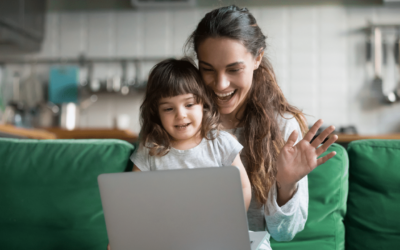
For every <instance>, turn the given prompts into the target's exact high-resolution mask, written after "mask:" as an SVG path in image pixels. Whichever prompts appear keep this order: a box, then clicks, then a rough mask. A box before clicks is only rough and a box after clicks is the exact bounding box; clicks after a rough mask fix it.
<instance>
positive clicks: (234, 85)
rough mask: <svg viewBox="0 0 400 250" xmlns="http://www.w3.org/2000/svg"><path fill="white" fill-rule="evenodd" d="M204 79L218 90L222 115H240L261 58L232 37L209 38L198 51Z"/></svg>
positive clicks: (212, 87)
mask: <svg viewBox="0 0 400 250" xmlns="http://www.w3.org/2000/svg"><path fill="white" fill-rule="evenodd" d="M197 57H198V59H199V68H200V72H201V75H202V77H203V80H204V82H205V83H206V85H207V86H208V87H211V89H212V90H213V91H214V94H215V95H216V97H217V105H218V107H219V111H220V113H221V114H222V115H233V116H236V114H237V112H238V111H239V110H240V108H241V107H242V106H243V103H244V102H245V100H246V98H248V93H249V90H250V88H251V84H252V82H253V71H254V70H255V69H257V68H258V66H259V64H260V62H261V59H262V54H261V55H260V56H258V57H257V58H254V56H253V55H252V54H251V53H250V52H249V51H247V49H246V47H244V46H243V45H242V44H241V43H240V42H238V41H236V40H233V39H229V38H207V39H206V40H205V41H203V42H202V43H201V44H200V45H199V47H198V52H197Z"/></svg>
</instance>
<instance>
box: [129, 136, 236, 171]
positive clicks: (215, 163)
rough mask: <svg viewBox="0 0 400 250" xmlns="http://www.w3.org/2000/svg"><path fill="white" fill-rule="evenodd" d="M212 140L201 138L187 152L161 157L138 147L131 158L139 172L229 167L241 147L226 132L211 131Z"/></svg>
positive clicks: (174, 150) (175, 150)
mask: <svg viewBox="0 0 400 250" xmlns="http://www.w3.org/2000/svg"><path fill="white" fill-rule="evenodd" d="M212 133H214V135H215V139H214V140H208V139H206V138H203V140H202V141H201V142H200V144H199V145H197V146H196V147H194V148H191V149H188V150H179V149H175V148H171V150H170V151H169V152H168V154H166V155H165V156H162V157H157V156H150V155H149V149H148V148H146V147H143V146H141V147H139V148H138V149H137V150H136V151H135V152H134V153H133V154H132V156H131V160H132V161H133V163H134V164H135V165H136V166H137V167H138V168H139V169H140V170H141V171H154V170H168V169H185V168H202V167H221V166H231V164H232V162H233V160H234V159H235V158H236V156H237V155H238V154H239V152H240V151H241V150H242V148H243V146H242V145H241V144H240V143H239V142H238V141H237V140H236V139H235V138H234V137H233V136H232V135H231V134H229V133H228V132H225V131H219V132H217V131H213V132H212Z"/></svg>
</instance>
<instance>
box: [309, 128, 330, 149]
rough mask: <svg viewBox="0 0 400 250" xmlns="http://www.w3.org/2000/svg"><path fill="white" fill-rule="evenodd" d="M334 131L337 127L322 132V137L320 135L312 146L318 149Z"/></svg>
mask: <svg viewBox="0 0 400 250" xmlns="http://www.w3.org/2000/svg"><path fill="white" fill-rule="evenodd" d="M333 131H335V127H334V126H329V127H328V128H326V129H325V130H324V131H322V133H321V134H320V135H318V136H317V138H315V139H314V140H313V141H312V143H311V145H312V146H313V147H314V148H317V147H318V146H319V145H320V144H321V143H322V142H323V141H324V140H325V138H326V137H328V135H330V133H332V132H333Z"/></svg>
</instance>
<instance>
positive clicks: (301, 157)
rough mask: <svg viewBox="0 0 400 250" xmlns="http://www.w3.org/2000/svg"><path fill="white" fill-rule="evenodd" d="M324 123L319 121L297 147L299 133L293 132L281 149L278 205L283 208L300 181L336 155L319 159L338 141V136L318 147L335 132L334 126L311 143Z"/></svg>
mask: <svg viewBox="0 0 400 250" xmlns="http://www.w3.org/2000/svg"><path fill="white" fill-rule="evenodd" d="M322 123H323V122H322V120H321V119H320V120H318V121H317V122H316V123H315V124H314V125H313V126H312V127H311V129H310V130H309V131H308V133H307V134H306V135H305V136H304V139H303V140H301V141H300V142H299V143H297V144H296V145H294V143H295V142H296V139H297V137H298V132H297V131H296V130H295V131H293V132H292V134H291V135H290V136H289V139H288V140H287V142H286V144H285V146H283V148H282V149H281V152H280V154H279V156H278V161H277V167H278V173H277V177H276V179H277V184H276V185H277V188H278V201H277V202H278V205H280V206H282V205H284V204H285V203H286V202H287V201H289V200H290V199H291V197H292V196H293V194H294V193H295V192H296V188H297V182H298V181H299V180H301V179H302V178H303V177H304V176H306V175H307V174H309V173H310V172H311V171H312V170H314V169H315V168H316V167H317V166H319V165H321V164H323V163H325V162H326V161H327V160H329V159H330V158H332V157H333V156H334V155H335V154H336V152H331V153H329V154H328V155H325V156H324V157H321V158H319V159H318V157H319V156H320V155H321V154H323V153H324V152H325V151H326V150H327V149H328V148H329V146H330V145H332V143H334V142H335V141H336V140H337V136H336V135H334V136H331V137H330V138H329V139H328V140H327V141H326V142H325V143H324V144H323V145H321V146H320V147H318V146H319V145H320V144H321V143H322V142H323V141H324V140H325V138H326V137H328V135H329V134H330V133H332V132H333V131H334V130H335V127H334V126H330V127H328V128H326V129H325V130H324V131H323V132H322V133H321V134H320V135H319V136H318V137H317V138H315V139H314V140H313V142H312V143H310V142H311V140H312V138H313V137H314V135H315V133H316V132H317V131H318V128H319V127H321V125H322Z"/></svg>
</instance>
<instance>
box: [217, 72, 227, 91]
mask: <svg viewBox="0 0 400 250" xmlns="http://www.w3.org/2000/svg"><path fill="white" fill-rule="evenodd" d="M229 84H230V82H229V79H228V78H227V76H226V75H225V74H217V75H216V76H215V90H217V91H223V90H225V89H226V88H228V87H229Z"/></svg>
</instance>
